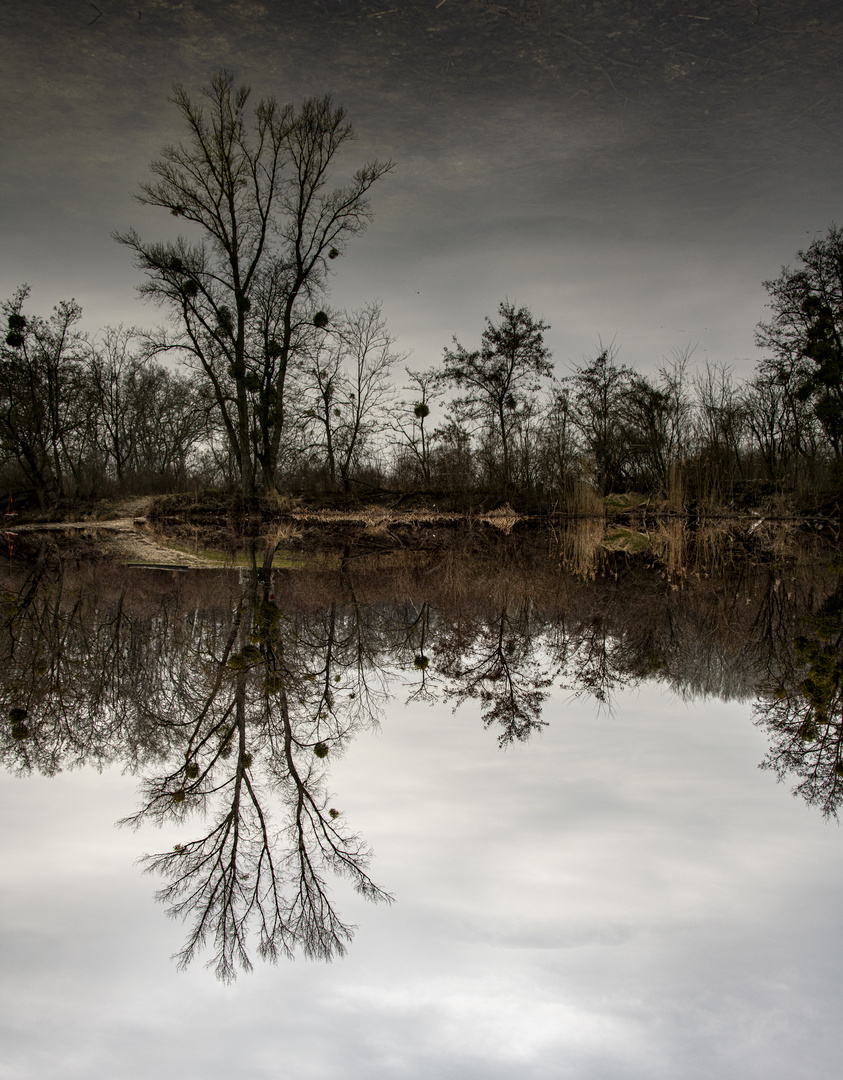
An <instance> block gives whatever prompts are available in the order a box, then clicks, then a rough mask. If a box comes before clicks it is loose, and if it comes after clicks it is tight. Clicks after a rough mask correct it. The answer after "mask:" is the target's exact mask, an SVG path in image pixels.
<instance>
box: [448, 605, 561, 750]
mask: <svg viewBox="0 0 843 1080" xmlns="http://www.w3.org/2000/svg"><path fill="white" fill-rule="evenodd" d="M466 623H467V625H466ZM466 623H463V624H462V625H460V626H459V629H458V631H457V633H455V634H454V635H453V636H452V637H450V638H445V639H444V640H443V644H447V647H446V648H443V649H442V650H441V660H440V667H441V670H442V674H443V676H444V677H445V679H446V683H445V688H444V693H445V696H446V697H447V698H449V699H451V700H453V701H455V702H456V705H457V706H458V705H460V704H462V703H463V702H464V701H467V700H469V699H474V700H476V701H479V703H480V709H481V714H482V717H483V723H484V725H485V726H486V727H487V728H489V727H493V726H497V727H498V728H499V729H500V730H499V733H498V743H499V744H500V745H501V746H506V745H508V744H509V743H512V742H516V741H518V742H522V741H524V740H525V739H529V738H530V736H531V735H532V734H533V733H534V732H536V731H539V730H540V729H541V728H543V727H544V726H545V724H546V721H545V720H542V719H541V709H542V704H543V703H544V701H545V699H546V698H547V696H548V694H549V692H550V689H549V688H550V687H551V685H552V684H553V677H552V675H548V674H547V666H546V664H543V663H542V652H543V650H542V649H541V648H540V647H539V646H540V644H541V637H542V631H543V627H542V626H541V625H534V623H533V621H532V619H531V617H530V608H529V606H528V605H526V604H524V605H520V606H518V607H515V608H508V607H502V608H501V609H500V610H499V611H497V612H494V613H493V614H491V615H490V616H489V617H488V618H485V619H483V618H481V619H480V620H477V621H475V620H473V619H468V620H466Z"/></svg>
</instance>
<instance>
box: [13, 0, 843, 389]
mask: <svg viewBox="0 0 843 1080" xmlns="http://www.w3.org/2000/svg"><path fill="white" fill-rule="evenodd" d="M680 6H681V9H682V10H681V11H680V10H678V8H677V5H676V4H675V3H674V2H673V0H646V2H643V0H642V2H639V0H605V2H602V3H601V2H599V0H581V2H575V0H560V2H556V3H552V2H550V0H535V2H533V0H506V2H502V3H496V2H491V0H442V2H441V3H438V4H437V2H436V0H424V2H422V0H389V3H386V2H385V3H383V4H380V3H378V2H374V0H372V2H369V3H364V2H361V0H286V2H284V3H280V2H271V0H267V2H265V3H258V2H250V0H179V2H176V0H151V2H150V0H135V2H134V3H132V4H128V3H126V2H125V0H101V2H98V3H97V4H96V5H94V4H92V3H90V2H88V0H64V2H62V3H60V4H59V3H48V2H47V0H28V2H26V3H23V2H11V0H2V3H0V11H2V26H3V39H4V61H3V65H2V74H0V85H2V95H3V108H2V110H0V124H2V146H3V153H2V165H0V170H2V173H1V174H0V175H2V182H1V183H2V186H0V195H2V198H0V215H2V236H3V256H2V264H0V274H2V281H0V295H2V296H9V295H10V294H11V292H12V291H13V290H14V288H15V287H16V286H17V285H18V284H20V283H21V282H23V281H26V282H28V283H29V284H30V285H31V286H32V289H33V296H32V302H31V305H30V310H41V311H44V310H46V309H48V308H49V307H50V306H51V305H52V304H54V303H55V302H56V301H58V300H59V299H62V298H67V297H70V296H74V297H75V298H76V299H77V300H78V301H79V302H80V303H81V304H82V306H83V308H84V311H85V318H86V326H87V328H88V329H90V330H92V331H93V330H95V329H97V328H98V327H100V326H102V325H104V324H106V323H116V322H124V323H127V324H132V323H135V324H147V325H148V324H150V323H152V322H155V321H156V319H159V318H160V314H159V313H158V312H156V310H155V309H154V308H152V309H151V308H148V307H144V306H143V305H142V304H141V302H140V301H138V300H137V299H136V298H135V295H134V288H135V286H136V285H137V284H138V283H139V276H138V273H137V272H136V271H135V270H134V268H133V267H132V265H131V259H130V257H129V253H128V252H127V251H126V250H125V249H123V248H120V247H118V246H117V245H116V244H114V242H113V241H112V240H111V238H110V234H111V232H112V231H113V230H114V229H126V228H128V227H132V226H134V227H136V228H137V229H138V231H139V232H140V233H141V235H143V236H144V237H154V236H156V235H164V234H167V233H169V231H170V230H171V228H172V221H171V219H169V217H168V216H167V215H163V216H162V212H161V211H156V210H153V209H148V208H141V207H139V206H138V205H137V204H135V203H133V201H132V200H131V198H130V193H131V191H132V190H133V189H134V188H135V187H136V185H137V183H138V182H140V181H142V180H143V179H144V178H145V177H146V176H147V165H148V162H149V161H150V160H151V159H152V158H153V157H154V156H155V155H156V154H157V153H158V151H159V150H160V148H161V146H162V145H163V144H164V143H166V142H168V141H174V140H177V139H178V138H179V137H180V134H181V133H180V130H179V127H178V123H177V118H176V115H175V112H174V110H173V108H172V106H171V105H168V103H167V96H168V94H169V92H170V87H171V84H172V83H173V81H174V80H178V81H180V82H182V83H184V84H185V85H186V86H187V87H188V88H192V89H198V88H199V87H200V86H201V85H202V84H203V83H205V82H206V81H207V80H208V78H209V76H210V75H211V74H212V73H213V72H214V71H215V70H216V69H218V68H220V67H222V66H225V67H227V68H229V69H231V70H232V71H233V72H234V73H235V76H236V78H237V79H238V80H241V79H242V80H243V81H246V82H249V83H250V84H251V85H252V86H253V91H254V94H255V97H256V98H257V97H260V96H263V95H266V94H275V95H277V96H278V97H279V98H281V99H282V100H294V101H298V100H300V99H301V98H302V97H303V96H306V95H309V94H322V93H326V92H327V93H331V94H333V95H334V96H335V98H336V99H337V100H338V101H340V102H342V103H344V104H345V105H346V107H347V108H348V110H349V114H350V117H351V119H352V120H353V121H354V123H355V126H356V129H357V131H358V134H359V140H358V142H357V143H356V144H355V145H354V146H353V148H352V150H351V151H350V155H349V157H348V158H347V164H348V165H349V166H352V165H355V164H357V163H361V162H362V161H365V160H366V159H368V158H369V157H372V156H377V157H380V158H391V159H393V160H394V161H395V162H396V169H395V172H394V174H393V175H391V176H389V177H387V178H385V179H384V180H383V181H381V183H380V184H379V185H378V188H377V189H376V190H375V192H374V195H373V204H374V210H375V214H376V217H375V221H374V223H373V225H372V226H371V228H370V230H369V231H368V233H367V234H366V235H365V236H364V237H361V238H359V239H358V240H356V241H355V242H354V243H353V245H352V248H351V250H350V253H349V255H348V256H347V257H346V258H345V259H343V260H342V262H341V264H340V265H339V266H338V269H337V276H336V279H335V282H334V290H333V302H334V303H335V304H337V305H342V306H357V305H360V304H362V303H364V302H365V301H366V300H368V299H370V298H372V297H378V298H380V299H381V300H382V301H383V303H384V310H385V313H386V315H387V317H388V320H389V323H390V326H391V328H392V330H393V332H394V333H395V334H396V335H397V337H398V344H399V347H400V348H401V349H402V350H405V351H408V352H411V353H412V358H411V363H412V364H413V366H416V367H425V366H427V365H428V364H431V363H436V362H437V361H438V360H439V358H440V357H441V354H442V349H443V348H444V347H445V346H446V345H448V344H449V343H450V340H451V337H452V335H454V334H456V335H457V336H458V337H459V338H460V340H461V341H462V342H463V343H464V344H466V345H467V346H469V347H470V346H471V345H472V344H473V343H474V342H476V341H477V339H478V337H479V334H480V332H481V330H482V326H483V317H484V316H485V315H487V314H494V312H495V310H496V308H497V305H498V303H499V302H500V301H501V300H502V299H504V298H505V297H508V298H509V299H511V300H515V301H517V302H518V303H523V304H527V305H529V306H530V307H531V308H532V309H533V311H534V312H535V313H536V314H537V315H540V316H543V317H544V318H545V320H546V321H547V322H549V323H550V324H551V326H552V329H551V331H550V333H549V334H548V341H549V344H550V345H551V347H552V349H553V352H554V356H555V358H556V361H557V365H558V368H559V371H560V373H561V374H564V373H565V372H566V371H567V365H568V363H569V362H570V361H573V362H578V361H580V360H581V359H582V357H583V355H584V354H586V353H591V352H593V351H594V348H595V345H596V342H597V340H598V338H601V339H602V340H603V341H604V342H608V341H611V340H613V339H614V340H615V341H616V343H617V344H618V345H619V347H620V358H621V360H624V361H626V362H627V363H629V364H633V365H635V366H637V367H639V368H640V369H643V370H653V369H654V368H656V367H657V366H658V365H659V363H660V362H661V360H662V357H663V356H665V355H668V354H669V353H670V352H671V350H672V349H674V348H679V349H682V348H685V347H687V346H692V347H693V346H696V348H697V352H696V356H697V357H698V359H710V360H715V361H723V362H725V363H728V364H734V365H735V366H736V368H737V369H738V370H739V371H740V372H742V373H748V372H749V371H750V370H751V369H752V365H753V363H754V361H755V353H754V345H753V329H754V326H755V324H756V323H757V321H758V320H759V319H760V318H762V317H763V315H764V300H765V294H764V291H763V289H762V286H761V282H762V280H763V279H764V278H765V277H769V276H773V275H775V274H776V272H777V271H778V268H779V266H780V265H781V264H782V263H786V262H792V261H793V258H794V255H795V252H796V250H797V249H798V248H799V247H800V246H802V245H805V244H807V243H809V242H810V241H811V239H812V238H813V237H814V236H815V235H818V234H819V235H821V234H822V233H824V232H825V230H826V228H827V226H828V224H829V223H830V222H831V221H832V220H834V219H835V218H839V217H841V214H840V193H839V177H840V175H841V172H843V169H842V168H841V166H843V160H841V158H842V157H843V139H841V137H840V136H841V134H843V133H841V123H840V106H841V68H840V64H839V53H840V46H841V39H843V11H841V9H840V7H839V5H838V4H836V3H835V2H834V0H805V2H804V3H801V4H793V3H792V2H790V0H769V2H764V3H761V4H760V5H755V4H752V3H749V2H748V0H721V2H712V0H706V2H704V3H703V2H702V0H688V3H686V4H683V5H680Z"/></svg>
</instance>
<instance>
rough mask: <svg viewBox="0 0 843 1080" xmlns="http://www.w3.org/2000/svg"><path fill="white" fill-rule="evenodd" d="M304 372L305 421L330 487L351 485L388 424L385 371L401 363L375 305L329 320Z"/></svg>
mask: <svg viewBox="0 0 843 1080" xmlns="http://www.w3.org/2000/svg"><path fill="white" fill-rule="evenodd" d="M323 329H324V336H323V340H322V341H321V342H317V343H316V344H315V347H314V348H313V350H312V353H311V357H310V360H309V361H308V362H307V363H306V365H305V369H304V372H303V378H304V384H305V395H306V397H307V398H309V399H310V401H311V402H312V404H311V405H310V407H309V408H308V409H307V419H308V420H309V421H310V424H309V426H310V428H311V430H312V432H313V442H314V443H315V444H316V446H317V447H318V448H319V449H320V451H321V453H322V454H323V455H324V460H325V465H326V467H327V472H328V477H329V479H330V482H331V485H332V486H335V485H336V484H337V482H338V480H341V481H342V486H343V490H344V491H348V490H349V489H350V486H351V478H352V473H353V471H354V468H355V466H356V465H357V464H359V462H360V460H361V458H362V456H363V454H364V453H365V452H366V451H367V450H368V449H370V448H371V445H372V442H373V440H374V438H375V437H376V436H377V434H378V432H380V431H383V430H384V429H385V428H386V426H387V424H388V407H389V405H390V403H391V401H392V399H393V397H394V390H393V387H392V383H391V381H390V372H391V371H392V368H393V366H394V365H395V364H396V363H397V362H398V360H400V359H401V358H400V357H399V356H398V355H397V354H396V353H395V352H393V345H394V343H395V339H394V338H393V337H392V336H391V335H390V333H389V331H388V330H387V326H386V322H385V320H384V318H383V315H382V314H381V309H380V305H379V304H374V303H372V304H368V305H366V307H364V308H363V309H362V310H361V311H357V312H353V313H351V314H346V313H343V314H341V315H339V316H337V317H336V318H334V319H331V320H329V321H328V322H327V323H326V325H325V327H324V328H323Z"/></svg>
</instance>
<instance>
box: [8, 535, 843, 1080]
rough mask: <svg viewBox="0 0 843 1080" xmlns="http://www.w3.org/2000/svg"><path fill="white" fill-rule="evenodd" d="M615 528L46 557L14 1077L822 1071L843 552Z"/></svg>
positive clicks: (33, 672)
mask: <svg viewBox="0 0 843 1080" xmlns="http://www.w3.org/2000/svg"><path fill="white" fill-rule="evenodd" d="M594 532H595V530H594V529H592V535H591V536H589V531H588V527H581V528H580V529H567V530H565V529H554V530H546V529H533V530H532V531H531V532H530V534H529V535H525V534H521V535H519V533H518V530H517V529H515V530H512V531H511V532H510V533H507V532H506V531H505V530H502V529H499V528H498V529H489V528H487V529H485V530H484V529H483V528H481V527H480V526H477V527H476V528H475V529H474V530H464V533H465V534H466V535H468V539H467V540H465V543H464V544H463V546H462V548H459V549H458V546H457V545H456V544H452V545H451V546H449V547H448V548H447V549H446V550H444V551H443V550H438V551H436V552H433V553H431V552H430V551H416V552H409V551H407V550H406V548H405V549H404V550H403V553H402V554H401V556H400V558H397V557H396V556H395V553H394V552H393V553H392V554H391V555H390V556H386V555H384V554H383V553H382V552H381V553H378V552H375V553H369V554H368V555H366V554H364V553H363V552H362V551H358V552H357V555H358V556H359V557H357V558H354V557H350V556H349V554H348V551H346V555H345V558H340V559H339V560H338V561H337V562H336V564H335V565H333V566H330V567H329V568H327V569H326V568H324V567H323V568H322V569H307V568H302V569H297V570H293V571H290V570H286V569H279V568H273V567H270V568H268V569H267V568H266V564H265V563H262V562H260V561H259V560H256V561H255V562H254V565H253V567H252V568H251V569H250V568H249V567H239V568H235V569H231V570H225V569H221V570H207V571H183V572H178V571H163V570H144V569H139V568H134V569H133V568H127V567H121V566H117V565H112V564H109V563H106V562H99V563H96V564H93V563H88V562H85V561H76V560H73V559H70V560H64V561H62V560H60V559H56V558H55V552H54V551H53V550H48V549H46V548H44V547H42V548H40V549H39V552H40V553H39V555H37V556H36V557H35V558H34V559H33V560H31V561H28V562H13V563H12V564H11V566H10V576H9V582H8V588H7V589H6V591H5V594H4V600H3V603H4V611H3V620H4V630H3V639H2V649H3V664H2V673H0V698H2V715H3V716H4V717H5V718H7V719H4V721H3V728H2V742H0V745H2V753H3V759H4V764H5V766H6V773H5V776H4V779H3V781H2V785H0V799H2V802H3V809H4V820H6V821H7V822H9V823H10V824H9V826H8V827H7V829H6V831H5V832H4V836H3V857H4V865H5V869H6V873H5V878H4V880H5V884H4V889H3V893H2V905H3V919H2V924H3V953H4V957H5V962H4V974H3V982H4V984H5V986H4V1001H5V1007H4V1019H3V1022H2V1023H3V1028H4V1046H5V1047H6V1050H5V1060H6V1062H7V1066H6V1067H7V1069H9V1070H10V1075H12V1074H14V1073H18V1072H23V1071H25V1069H27V1068H29V1069H33V1068H34V1069H35V1072H36V1073H37V1075H39V1076H43V1077H49V1076H59V1075H61V1076H63V1077H66V1076H76V1075H79V1076H81V1075H83V1074H85V1075H91V1074H94V1075H106V1074H109V1073H113V1072H118V1073H119V1074H120V1075H121V1076H126V1077H142V1076H143V1077H145V1076H148V1075H149V1074H150V1073H151V1072H152V1071H153V1070H154V1071H159V1072H160V1071H161V1070H162V1066H161V1063H162V1062H166V1066H165V1067H164V1074H165V1075H168V1076H169V1075H172V1076H175V1075H177V1074H182V1075H183V1074H184V1073H187V1074H188V1075H192V1074H202V1075H212V1076H215V1075H223V1074H224V1073H229V1074H230V1073H232V1072H234V1073H236V1074H238V1075H248V1076H262V1075H274V1073H275V1071H276V1070H277V1067H278V1063H279V1061H283V1063H284V1066H285V1067H286V1068H288V1069H289V1070H290V1071H291V1073H292V1074H293V1075H297V1076H299V1075H300V1076H313V1077H323V1076H324V1077H328V1076H337V1075H342V1076H364V1075H365V1076H377V1077H380V1076H383V1077H393V1076H396V1075H399V1076H407V1077H415V1076H419V1077H421V1076H429V1075H436V1076H454V1077H456V1076H460V1077H464V1076H484V1077H488V1076H493V1077H498V1076H500V1077H504V1076H507V1077H508V1076H512V1075H516V1074H517V1075H519V1076H527V1077H545V1076H548V1077H549V1076H554V1077H555V1076H559V1075H571V1076H577V1077H607V1076H623V1077H648V1078H650V1077H665V1078H667V1077H673V1076H676V1075H682V1076H688V1077H708V1076H712V1075H735V1076H741V1077H756V1076H757V1077H761V1076H764V1077H779V1076H780V1077H785V1076H793V1075H820V1071H821V1069H824V1068H825V1065H823V1063H826V1064H828V1063H830V1061H831V1060H832V1057H833V1055H834V1054H835V1050H836V1035H835V1030H836V1028H835V1017H836V1015H837V1012H838V1010H839V1007H840V1004H841V1000H840V999H841V993H840V990H839V979H838V978H837V971H836V966H837V965H836V959H835V958H836V956H837V955H839V947H840V939H841V928H840V915H839V896H840V891H841V888H842V887H843V864H841V861H840V858H839V856H840V844H841V839H840V833H839V829H838V828H837V827H836V812H837V807H838V805H839V802H840V797H841V794H842V793H843V777H841V773H843V765H841V763H840V747H841V733H842V732H843V727H841V687H843V662H842V659H841V654H840V643H841V636H842V635H843V587H841V583H840V576H839V575H840V564H839V559H838V557H837V556H836V555H835V550H834V546H833V545H830V544H828V543H826V542H821V541H819V540H811V539H810V538H801V539H800V538H799V537H798V535H796V534H795V533H794V532H793V530H791V531H789V532H785V531H784V530H783V528H777V529H773V528H771V527H769V526H765V525H764V524H763V523H761V525H760V526H758V525H757V523H756V525H754V526H750V527H749V528H748V529H737V528H735V527H733V526H730V527H728V528H726V527H724V526H723V525H722V524H718V525H716V526H713V527H712V528H711V529H708V530H706V529H704V528H696V529H690V528H689V527H688V526H687V525H682V524H679V523H673V524H672V525H671V526H670V527H665V528H664V529H662V532H661V533H659V532H658V530H650V531H649V532H648V531H647V530H645V529H641V530H626V531H625V534H624V535H618V530H614V532H611V531H610V534H609V535H608V536H607V535H606V533H605V530H604V531H603V534H602V539H600V542H598V539H599V538H596V537H595V535H593V534H594ZM621 532H623V530H622V531H621ZM636 537H637V539H636ZM642 537H643V538H644V539H645V540H646V541H647V543H646V550H644V548H645V545H644V543H643V541H642V540H641V538H642ZM464 539H465V537H464ZM759 765H760V766H761V768H759ZM777 780H781V781H782V783H777ZM791 792H795V794H796V797H793V795H792V794H791ZM116 823H119V824H120V825H121V826H122V827H120V828H115V824H116ZM144 871H146V875H145V874H144ZM156 894H157V898H158V900H159V903H155V902H154V897H155V895H156ZM165 914H170V915H171V916H173V917H172V918H170V919H167V918H165ZM308 958H310V959H308ZM330 959H334V960H335V962H334V963H333V964H328V963H323V962H322V961H324V960H330ZM273 960H274V961H277V963H275V964H273V963H271V962H268V961H273ZM180 967H181V968H184V969H185V970H181V971H180V970H179V968H180ZM208 968H210V970H208ZM215 974H216V975H217V976H218V979H215V978H214V975H215ZM45 1017H49V1024H50V1032H51V1034H50V1038H49V1039H47V1040H45V1039H44V1038H43V1037H42V1032H43V1026H44V1022H45V1021H44V1018H45ZM168 1070H169V1071H168Z"/></svg>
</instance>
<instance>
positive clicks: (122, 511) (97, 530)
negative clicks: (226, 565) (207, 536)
mask: <svg viewBox="0 0 843 1080" xmlns="http://www.w3.org/2000/svg"><path fill="white" fill-rule="evenodd" d="M150 501H151V500H150V499H149V498H136V499H126V500H123V501H122V502H120V503H117V504H115V505H114V506H113V507H112V508H110V509H111V511H112V512H113V515H114V516H113V517H107V518H105V519H103V520H85V521H56V522H29V523H26V522H21V523H20V524H16V523H13V522H10V523H9V526H7V528H8V529H9V532H12V533H18V534H20V533H28V534H30V535H32V534H38V533H50V534H53V535H55V534H56V533H60V534H63V535H65V536H68V537H70V536H77V537H84V538H85V539H87V540H91V541H93V542H94V544H95V545H96V547H97V548H98V549H99V550H100V552H101V554H102V556H103V557H105V558H108V559H112V560H114V561H115V562H121V563H125V564H126V565H128V566H152V567H172V568H173V569H174V570H175V569H184V570H187V569H205V568H215V569H219V562H214V561H213V560H211V559H206V558H203V557H202V556H201V555H194V554H191V553H190V552H186V551H177V550H174V549H173V548H170V547H167V546H166V544H165V543H163V541H162V540H161V539H160V538H158V537H156V536H155V535H154V534H153V532H152V530H151V528H150V526H149V522H148V520H147V516H146V515H147V510H148V508H149V505H150ZM7 521H9V519H8V518H7Z"/></svg>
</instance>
